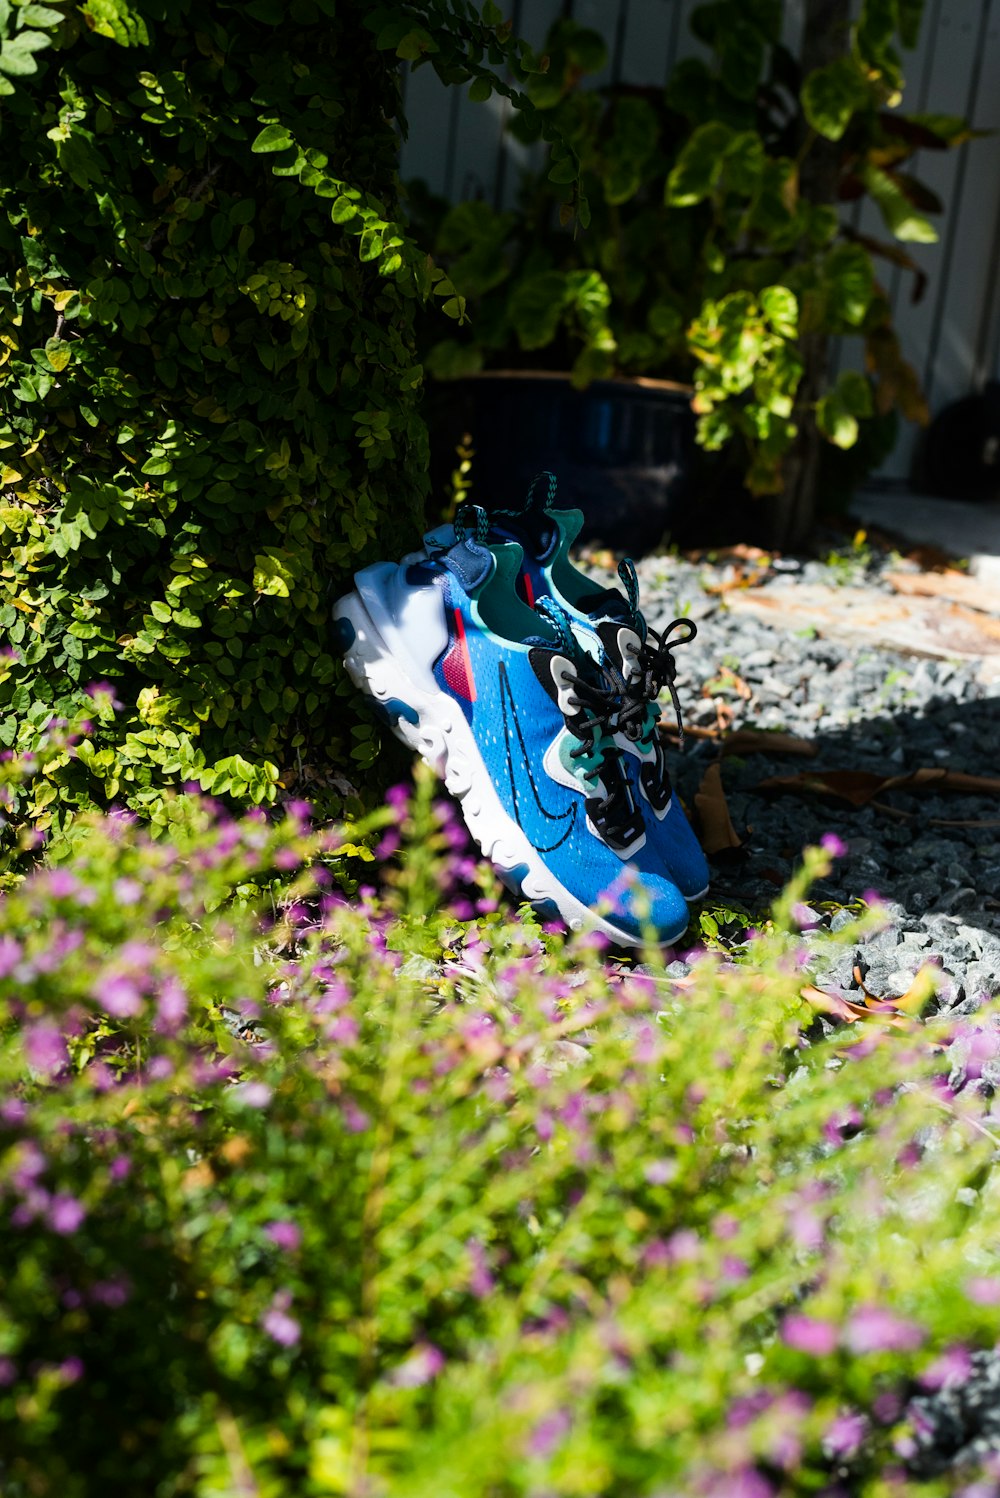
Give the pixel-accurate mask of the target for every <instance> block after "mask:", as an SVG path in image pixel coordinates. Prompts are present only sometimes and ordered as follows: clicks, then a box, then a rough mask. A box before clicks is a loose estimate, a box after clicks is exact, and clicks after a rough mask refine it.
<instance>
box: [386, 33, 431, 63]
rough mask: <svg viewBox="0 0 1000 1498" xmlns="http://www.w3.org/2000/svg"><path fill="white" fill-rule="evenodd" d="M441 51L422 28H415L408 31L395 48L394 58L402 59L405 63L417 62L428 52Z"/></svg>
mask: <svg viewBox="0 0 1000 1498" xmlns="http://www.w3.org/2000/svg"><path fill="white" fill-rule="evenodd" d="M440 50H441V49H440V47H439V46H438V44H437V42H436V41H435V40H434V38H433V37H432V36H431V34H430V32H429V31H425V30H424V28H423V27H422V26H415V27H413V28H412V30H410V31H408V32H407V33H406V35H405V36H404V37H403V38H402V40H401V41H400V43H399V45H398V46H397V48H396V56H397V57H402V58H404V59H405V60H406V61H407V62H417V61H418V59H419V58H421V57H423V56H424V55H425V54H426V53H428V52H439V51H440Z"/></svg>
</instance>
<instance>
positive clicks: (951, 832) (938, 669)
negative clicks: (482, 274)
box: [591, 553, 1000, 1491]
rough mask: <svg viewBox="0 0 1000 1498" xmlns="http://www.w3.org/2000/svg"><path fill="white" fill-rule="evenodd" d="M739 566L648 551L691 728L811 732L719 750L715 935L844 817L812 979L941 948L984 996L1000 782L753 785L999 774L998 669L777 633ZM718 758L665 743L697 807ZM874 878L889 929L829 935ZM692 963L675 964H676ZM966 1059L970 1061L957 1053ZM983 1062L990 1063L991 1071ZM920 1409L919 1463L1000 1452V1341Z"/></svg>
mask: <svg viewBox="0 0 1000 1498" xmlns="http://www.w3.org/2000/svg"><path fill="white" fill-rule="evenodd" d="M599 560H603V559H600V558H593V559H591V566H593V567H594V570H595V571H597V572H600V573H601V574H602V580H604V581H608V582H610V581H613V578H605V577H603V574H604V570H605V569H604V568H603V567H601V566H599V565H597V563H598V561H599ZM738 566H739V564H738V563H735V564H734V563H733V562H731V561H725V560H723V561H720V562H711V561H701V562H691V561H687V560H683V559H677V558H663V557H659V558H657V557H648V558H646V559H645V560H644V561H642V562H641V563H639V564H638V572H639V579H640V585H641V590H642V604H643V609H644V612H645V614H646V617H647V619H648V620H649V623H650V624H651V625H652V626H653V627H654V628H656V627H660V628H662V627H663V626H664V625H666V624H668V623H669V622H670V621H671V620H672V619H674V618H675V617H678V616H687V617H689V618H691V619H694V620H695V621H696V623H697V625H698V635H697V638H696V639H695V640H694V641H693V642H692V643H691V644H690V645H686V646H685V647H683V648H682V649H679V650H678V651H677V653H676V660H677V663H678V682H677V684H678V690H679V694H680V699H681V704H682V707H683V710H684V717H685V722H686V724H688V725H694V726H701V727H705V728H711V727H713V726H716V725H717V723H718V719H719V704H720V703H721V704H722V711H723V712H724V713H725V712H727V710H731V712H732V724H733V727H734V728H739V727H741V726H745V727H750V726H753V727H755V728H763V729H774V730H781V731H783V732H785V733H788V734H793V735H795V736H796V737H799V738H804V739H808V740H810V741H812V743H813V744H814V745H815V748H816V753H815V756H814V757H812V758H798V757H792V756H789V755H788V754H764V753H759V752H754V753H752V754H747V755H746V756H745V757H742V758H741V757H739V756H737V755H729V756H725V757H723V758H722V760H721V773H722V782H723V787H724V790H725V793H726V797H727V800H728V804H729V810H730V814H731V817H732V820H733V823H734V825H735V828H736V830H737V831H738V833H739V834H740V835H741V837H743V838H744V839H745V842H744V847H743V848H742V849H740V850H739V851H737V852H734V853H730V854H728V855H721V856H720V857H718V858H716V859H714V860H713V863H714V865H715V867H714V869H713V882H712V889H711V891H710V895H709V899H708V900H707V901H706V905H705V908H706V909H707V910H710V911H712V912H714V913H715V914H716V915H718V912H719V907H720V906H722V907H728V908H730V909H732V911H733V912H734V913H736V916H737V919H735V920H734V921H732V922H731V923H730V924H729V925H728V926H726V925H723V926H722V927H721V934H722V935H723V937H724V938H728V939H729V940H730V941H731V942H732V944H733V945H734V946H737V945H739V943H740V941H741V936H742V928H743V923H744V921H745V919H746V918H747V917H749V918H751V919H753V920H757V919H759V918H760V917H761V916H762V915H764V914H766V912H767V911H768V909H769V907H770V904H771V902H772V901H773V899H774V896H775V895H776V894H777V893H778V891H779V890H780V889H781V887H782V886H783V885H784V883H785V882H786V880H787V878H788V876H789V875H790V874H791V872H792V870H793V868H794V867H795V865H796V863H797V861H798V858H799V855H800V852H801V849H802V848H803V847H804V846H806V845H808V844H810V843H816V842H818V841H819V840H820V838H822V837H823V835H824V834H825V833H835V834H836V835H837V836H838V837H839V838H840V839H841V840H842V842H843V843H844V844H845V845H846V853H845V855H844V856H843V857H842V858H840V859H838V860H836V862H835V864H834V867H833V870H832V872H831V874H830V876H829V878H827V879H825V880H824V881H822V882H821V883H820V884H817V885H815V886H814V887H813V890H812V893H811V895H810V908H811V912H812V916H813V917H814V919H815V922H816V925H815V928H814V929H813V930H812V931H807V932H805V933H804V936H803V940H804V942H805V944H806V945H807V946H809V947H812V948H814V949H815V960H814V961H813V962H812V963H811V964H810V974H809V975H810V976H811V978H812V980H813V981H814V982H815V983H817V984H818V985H819V986H821V987H823V988H824V989H826V990H827V991H828V992H834V993H839V994H840V995H841V996H842V997H843V998H845V999H854V1000H855V1001H857V1000H861V999H862V998H863V994H862V993H861V992H860V987H861V985H860V984H859V982H858V975H860V977H861V979H862V980H863V983H864V987H865V989H867V990H868V992H869V993H871V994H875V995H878V996H880V997H883V996H885V997H888V996H898V995H901V994H903V993H905V992H906V990H907V988H908V987H909V985H910V983H911V981H912V979H913V975H914V974H915V973H916V971H917V970H918V969H919V968H920V967H921V965H923V964H924V963H926V962H927V961H928V960H929V959H933V960H934V961H935V963H936V964H937V965H939V967H940V970H941V980H940V987H939V992H938V995H937V999H936V1003H937V1005H938V1006H939V1007H940V1008H942V1009H945V1010H949V1011H953V1012H955V1013H960V1014H968V1013H972V1012H974V1011H975V1010H976V1009H978V1008H979V1007H980V1006H981V1005H982V1004H983V1003H984V1002H985V1001H986V1000H987V999H988V998H990V997H991V996H993V995H995V994H997V993H998V992H1000V796H972V795H965V794H956V793H954V792H950V791H949V792H944V793H937V794H935V793H931V792H926V791H922V792H916V793H906V792H902V791H899V790H889V791H886V792H884V793H882V794H880V795H879V797H878V800H879V803H880V804H879V806H878V807H874V806H871V805H868V806H864V807H861V808H858V809H855V808H853V807H851V806H850V805H849V804H847V803H845V802H842V801H834V800H831V799H821V798H819V797H817V796H802V795H797V794H792V793H789V792H784V793H779V794H774V793H768V792H766V791H762V790H760V789H759V786H760V782H761V781H763V780H766V779H768V778H769V777H772V776H789V775H795V774H799V773H802V772H804V771H809V772H810V773H811V772H817V773H821V772H823V771H834V770H836V771H859V770H860V771H867V772H870V773H874V774H877V775H880V776H893V775H902V774H906V773H909V772H911V771H915V770H918V769H923V768H928V767H942V766H943V767H946V768H948V769H951V770H958V771H963V772H965V773H967V774H973V775H983V776H997V775H998V774H1000V766H998V758H1000V755H998V746H1000V683H997V682H994V683H992V684H990V685H986V684H984V683H983V682H982V681H981V680H980V679H979V677H978V674H977V669H976V663H975V662H969V661H962V662H959V661H951V660H933V659H926V658H916V657H914V656H907V655H902V654H899V653H898V652H896V651H893V650H881V649H876V648H872V647H870V646H868V645H865V647H864V648H859V649H852V648H851V646H850V645H849V644H845V643H843V642H835V641H833V640H830V639H824V638H822V636H821V635H819V634H818V633H813V632H811V631H807V630H801V629H798V630H789V631H787V632H781V631H778V630H776V629H775V627H774V625H773V623H772V622H764V621H763V620H759V619H757V618H754V617H753V616H751V615H748V614H746V613H743V612H737V611H735V610H733V609H730V608H729V607H728V604H727V594H726V592H725V591H723V592H721V593H720V592H718V591H717V590H718V589H719V588H720V587H722V588H723V589H724V588H725V587H726V585H727V584H730V583H732V582H733V581H735V580H736V578H735V577H734V572H735V570H736V568H737V567H738ZM744 567H745V564H744ZM908 568H909V570H917V568H916V565H915V564H913V563H910V564H908V563H906V562H905V561H903V560H901V559H900V557H899V556H897V555H890V554H885V553H874V554H871V555H868V556H866V557H865V558H864V559H863V560H857V559H856V558H855V557H853V556H852V554H851V553H846V554H844V553H841V554H840V555H837V554H833V555H832V557H831V559H830V560H828V561H825V562H824V561H815V560H807V559H797V558H780V559H778V560H777V563H776V565H775V566H773V567H772V568H769V569H768V571H767V574H766V576H765V577H764V579H763V580H762V581H761V582H760V583H759V584H757V585H758V586H761V587H763V588H766V589H769V590H781V589H789V588H794V587H796V585H797V584H798V583H800V582H801V583H813V584H815V583H820V584H825V585H827V586H829V585H835V584H838V583H840V584H845V583H846V584H850V585H852V586H858V585H863V586H864V587H866V588H870V589H873V590H882V591H884V592H886V593H891V592H892V591H893V590H892V588H891V586H890V584H889V583H888V582H887V581H886V580H885V579H886V574H887V573H888V572H889V571H890V570H891V571H894V572H899V571H901V570H907V569H908ZM745 570H752V568H751V569H746V568H745ZM727 667H728V668H729V670H730V671H731V672H734V673H736V675H737V676H738V677H739V678H740V681H741V682H742V683H743V684H745V687H747V688H749V689H750V693H751V695H750V697H749V699H747V698H746V697H745V696H741V695H739V691H738V689H737V686H736V684H735V683H734V682H733V681H732V678H731V677H730V678H728V682H727V678H726V675H725V669H724V668H727ZM718 759H719V747H718V744H717V743H714V742H712V741H711V740H707V739H691V738H689V740H688V742H687V746H686V749H685V752H684V753H683V754H674V755H673V756H672V759H671V773H672V775H673V778H674V782H675V786H676V788H677V789H678V790H679V791H680V794H681V796H682V798H683V800H684V802H685V804H686V805H687V806H688V807H691V806H693V805H694V797H695V793H696V791H697V790H698V787H699V785H700V783H701V780H702V777H703V776H704V774H705V771H706V769H707V768H708V767H709V766H710V765H711V764H712V763H713V762H715V761H717V760H718ZM962 824H966V825H962ZM871 891H877V892H878V893H879V895H880V896H881V898H882V900H883V901H884V902H886V914H887V917H888V919H887V923H886V925H885V927H884V929H882V930H881V931H878V932H875V933H873V934H871V935H869V936H868V937H866V939H865V940H864V941H863V942H862V943H860V944H858V945H854V944H853V943H848V942H846V941H838V940H837V933H838V931H840V930H843V929H844V928H845V927H846V926H848V925H849V924H851V922H852V920H853V914H852V912H851V911H850V910H849V909H847V908H845V907H847V906H848V905H850V903H851V902H853V901H856V900H857V899H858V897H861V896H864V895H865V894H867V893H869V892H871ZM686 970H687V964H685V963H684V962H683V961H678V962H677V963H676V964H675V966H674V967H673V968H672V969H671V971H672V972H676V973H678V974H681V973H683V972H685V971H686ZM822 1023H823V1024H824V1026H825V1024H826V1022H825V1021H823V1022H822ZM955 1061H956V1066H960V1065H961V1058H960V1057H958V1056H956V1058H955ZM991 1067H992V1069H993V1070H994V1071H995V1072H996V1073H997V1075H995V1076H991V1075H988V1073H989V1070H990V1068H991ZM998 1084H1000V1066H998V1065H996V1064H995V1063H987V1065H986V1067H985V1068H984V1075H983V1077H982V1079H980V1081H979V1082H977V1083H975V1084H973V1085H977V1086H980V1087H982V1086H987V1087H995V1086H996V1085H998ZM909 1413H910V1414H911V1415H912V1416H915V1417H916V1418H915V1420H914V1424H915V1428H916V1430H917V1431H918V1433H919V1434H918V1439H917V1440H916V1442H915V1443H914V1444H915V1449H914V1451H913V1453H912V1454H911V1455H910V1457H909V1458H908V1460H907V1461H906V1466H907V1467H908V1468H909V1470H910V1471H911V1472H912V1473H913V1474H914V1475H915V1476H928V1475H930V1474H933V1473H941V1472H943V1471H948V1470H956V1471H957V1469H959V1468H961V1467H962V1466H963V1465H966V1464H974V1463H975V1462H976V1461H981V1460H982V1459H983V1457H984V1456H986V1455H987V1454H989V1453H991V1452H998V1451H1000V1354H998V1353H996V1352H982V1353H976V1354H975V1355H974V1356H973V1358H972V1366H971V1372H970V1373H969V1374H968V1376H966V1377H965V1378H960V1379H958V1380H957V1381H952V1382H949V1383H948V1384H947V1385H946V1386H945V1387H944V1388H942V1389H939V1390H937V1391H935V1392H933V1393H928V1394H924V1395H921V1396H919V1397H917V1398H915V1399H914V1400H913V1401H912V1403H911V1405H910V1407H909ZM977 1491H978V1489H977Z"/></svg>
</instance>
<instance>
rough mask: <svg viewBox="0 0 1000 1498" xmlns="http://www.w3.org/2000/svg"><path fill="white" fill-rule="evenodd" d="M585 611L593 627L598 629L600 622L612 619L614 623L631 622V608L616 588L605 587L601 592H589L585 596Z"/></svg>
mask: <svg viewBox="0 0 1000 1498" xmlns="http://www.w3.org/2000/svg"><path fill="white" fill-rule="evenodd" d="M587 613H588V614H589V615H590V618H591V621H592V622H593V624H594V627H595V629H600V626H601V624H602V622H603V621H604V620H606V619H613V620H614V621H615V623H616V624H631V622H632V609H631V606H630V604H629V601H628V599H627V598H626V597H625V595H624V594H623V593H619V591H618V589H617V588H606V589H605V590H604V591H603V592H601V593H593V594H589V595H588V597H587Z"/></svg>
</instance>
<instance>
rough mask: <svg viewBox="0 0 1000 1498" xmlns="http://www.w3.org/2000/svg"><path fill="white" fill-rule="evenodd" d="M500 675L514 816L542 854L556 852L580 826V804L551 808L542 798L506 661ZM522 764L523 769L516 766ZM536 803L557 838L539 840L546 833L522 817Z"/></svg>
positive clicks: (536, 849) (536, 807) (536, 808)
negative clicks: (531, 825) (578, 823)
mask: <svg viewBox="0 0 1000 1498" xmlns="http://www.w3.org/2000/svg"><path fill="white" fill-rule="evenodd" d="M498 670H499V674H500V706H501V709H502V712H503V731H504V743H505V748H506V752H507V774H508V777H509V779H510V793H511V796H512V797H513V801H514V815H515V817H516V819H517V822H518V824H519V825H520V827H521V828H522V830H523V831H524V833H525V834H526V836H527V837H528V840H529V841H530V843H531V844H532V846H533V847H534V849H535V851H536V852H538V853H552V852H554V850H555V849H556V848H561V847H562V845H563V843H565V842H566V840H567V839H568V838H569V837H570V836H571V835H572V833H573V829H574V827H575V826H576V816H577V805H576V802H575V801H572V802H570V803H569V804H568V805H564V807H563V809H562V810H561V811H551V810H550V809H549V808H548V807H547V806H546V805H545V804H544V802H543V801H542V798H541V796H540V795H539V793H538V785H537V784H536V781H535V777H534V775H533V773H532V769H531V764H530V763H529V760H528V750H527V745H526V744H525V742H524V734H523V733H522V731H521V724H520V720H519V719H518V716H517V706H516V704H515V702H514V693H513V691H512V689H511V685H510V680H509V678H508V676H507V668H506V666H505V665H504V663H503V661H501V662H500V665H499V667H498ZM516 766H519V767H520V771H519V770H518V769H517V768H515V767H516ZM531 806H534V809H535V811H536V812H537V813H538V816H539V817H541V819H542V821H543V822H547V823H549V824H550V826H549V828H548V833H550V834H551V837H552V838H553V839H554V841H551V842H546V841H541V842H540V841H539V840H538V839H539V837H542V838H544V837H545V836H546V834H545V833H543V832H538V833H536V834H535V835H533V834H532V833H531V832H530V831H529V829H528V827H526V826H525V822H524V818H523V816H522V814H521V813H522V808H523V810H524V811H528V810H529V809H530V807H531Z"/></svg>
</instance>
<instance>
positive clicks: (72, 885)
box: [48, 869, 80, 900]
mask: <svg viewBox="0 0 1000 1498" xmlns="http://www.w3.org/2000/svg"><path fill="white" fill-rule="evenodd" d="M48 886H49V894H50V895H52V896H53V898H54V899H56V900H68V899H70V898H71V897H72V896H73V895H75V894H76V892H77V890H78V889H79V888H80V886H79V884H78V883H77V881H76V880H75V879H74V878H73V875H72V874H71V873H70V872H69V870H68V869H53V870H52V872H51V873H50V874H49V878H48Z"/></svg>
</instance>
